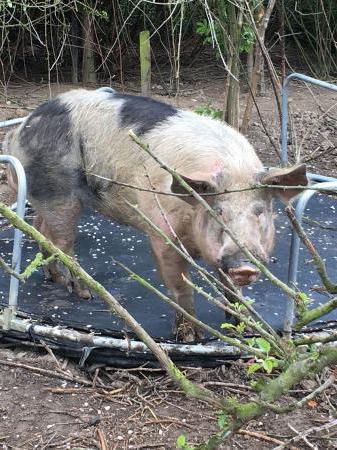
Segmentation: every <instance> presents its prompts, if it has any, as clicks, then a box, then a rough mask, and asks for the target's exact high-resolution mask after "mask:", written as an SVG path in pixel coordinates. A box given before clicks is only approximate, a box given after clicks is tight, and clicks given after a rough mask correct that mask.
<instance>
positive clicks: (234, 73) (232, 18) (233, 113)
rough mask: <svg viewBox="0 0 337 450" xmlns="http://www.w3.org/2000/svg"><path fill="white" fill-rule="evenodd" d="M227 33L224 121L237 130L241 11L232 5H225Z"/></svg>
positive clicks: (238, 117) (238, 116)
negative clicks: (228, 64) (228, 40)
mask: <svg viewBox="0 0 337 450" xmlns="http://www.w3.org/2000/svg"><path fill="white" fill-rule="evenodd" d="M226 10H227V17H228V31H229V37H230V41H231V45H230V46H229V47H228V50H229V60H230V61H231V64H230V71H231V73H228V75H227V82H226V93H225V105H224V119H225V121H226V122H227V123H228V124H229V125H231V126H232V127H233V128H236V129H238V128H239V119H240V104H239V99H240V82H239V77H240V60H239V55H240V43H241V28H242V10H241V8H239V7H238V6H236V5H235V4H233V3H228V4H227V5H226Z"/></svg>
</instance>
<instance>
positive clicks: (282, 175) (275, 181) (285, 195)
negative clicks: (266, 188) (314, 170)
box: [260, 164, 309, 203]
mask: <svg viewBox="0 0 337 450" xmlns="http://www.w3.org/2000/svg"><path fill="white" fill-rule="evenodd" d="M260 182H261V184H269V185H273V186H307V185H308V183H309V180H308V178H307V175H306V165H305V164H300V165H298V166H293V167H287V168H276V169H270V170H269V171H268V172H266V173H265V174H264V175H263V176H262V177H261V180H260ZM272 192H273V194H274V195H276V196H277V197H279V198H280V199H281V200H282V201H283V202H284V203H287V202H289V200H290V199H291V198H292V197H294V196H295V195H297V194H299V193H300V192H302V189H296V188H294V189H282V188H280V189H276V188H275V189H272Z"/></svg>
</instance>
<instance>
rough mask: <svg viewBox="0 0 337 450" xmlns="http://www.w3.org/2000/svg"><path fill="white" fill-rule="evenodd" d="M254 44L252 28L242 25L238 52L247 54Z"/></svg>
mask: <svg viewBox="0 0 337 450" xmlns="http://www.w3.org/2000/svg"><path fill="white" fill-rule="evenodd" d="M254 43H255V33H254V30H253V28H252V27H251V26H250V25H248V24H246V23H244V24H243V25H242V30H241V43H240V52H241V53H249V52H250V50H251V48H252V47H253V45H254Z"/></svg>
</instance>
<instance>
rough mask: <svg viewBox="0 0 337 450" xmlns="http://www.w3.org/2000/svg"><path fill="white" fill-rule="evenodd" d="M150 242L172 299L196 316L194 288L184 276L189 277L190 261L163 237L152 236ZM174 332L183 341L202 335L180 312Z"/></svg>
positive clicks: (198, 337) (177, 315) (192, 339)
mask: <svg viewBox="0 0 337 450" xmlns="http://www.w3.org/2000/svg"><path fill="white" fill-rule="evenodd" d="M150 242H151V247H152V252H153V255H154V257H155V260H156V263H157V267H158V270H159V272H160V275H161V278H162V279H163V281H164V283H165V284H166V287H167V288H168V289H169V291H170V293H171V297H172V300H174V301H175V302H176V303H178V305H179V306H181V307H182V308H184V309H185V311H187V312H188V313H189V314H191V315H192V316H195V309H194V299H193V289H192V288H190V287H189V286H188V285H187V284H186V282H185V281H184V280H183V277H182V275H184V276H185V277H186V278H189V273H188V263H187V262H186V260H185V259H184V258H182V257H181V256H180V255H179V254H178V253H177V252H176V251H175V250H174V249H173V248H171V247H169V246H168V245H167V244H165V243H164V242H163V240H162V239H161V238H157V237H150ZM174 332H175V334H176V337H177V339H178V340H181V341H183V342H193V341H195V340H196V339H200V338H201V337H202V333H201V330H200V329H199V328H198V327H196V326H195V325H194V324H192V323H191V322H189V321H188V320H186V319H185V318H184V316H183V315H182V314H179V313H177V314H176V323H175V327H174Z"/></svg>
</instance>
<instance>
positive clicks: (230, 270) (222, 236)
mask: <svg viewBox="0 0 337 450" xmlns="http://www.w3.org/2000/svg"><path fill="white" fill-rule="evenodd" d="M195 175H196V176H192V177H186V176H183V178H184V179H185V181H186V182H187V183H188V184H189V185H190V186H191V187H192V188H193V189H194V190H195V191H196V192H198V193H199V194H206V193H216V192H223V191H225V190H229V191H233V190H234V191H235V190H237V191H238V192H232V193H227V194H223V195H216V196H209V197H204V198H205V199H207V202H208V203H209V205H210V206H211V207H212V208H213V209H214V210H215V212H216V213H217V214H219V216H220V217H221V218H222V220H223V222H224V223H225V224H226V226H227V227H228V228H229V229H230V230H231V232H232V233H233V234H234V235H235V236H236V238H237V239H238V240H239V242H240V243H241V244H243V245H244V246H245V247H246V248H247V249H248V250H250V252H251V253H252V254H253V255H254V256H255V257H256V258H257V259H259V260H260V261H261V262H263V263H266V262H268V258H269V254H270V252H271V250H272V247H273V242H274V233H275V231H274V220H273V219H274V217H273V206H272V200H273V198H274V197H278V198H280V199H281V200H282V201H283V202H284V203H287V202H288V201H289V200H290V199H291V198H292V197H294V196H295V195H297V194H298V193H299V192H300V190H299V189H296V188H295V187H294V189H282V188H279V189H278V188H277V186H306V185H307V184H308V179H307V177H306V168H305V165H298V166H294V167H290V168H277V169H270V170H267V171H263V169H262V170H261V168H259V169H257V170H256V171H255V170H253V171H252V170H249V171H246V172H245V171H242V170H241V171H240V172H238V173H237V174H235V171H231V173H226V171H218V172H216V173H207V170H205V171H203V172H202V175H201V172H199V173H196V174H195ZM256 184H261V185H262V184H264V185H273V186H275V188H264V189H255V190H254V189H253V190H249V189H248V190H244V189H245V188H249V186H251V185H256ZM171 190H172V191H173V192H175V193H186V191H185V190H184V189H183V188H182V187H181V186H180V185H179V184H178V183H177V182H176V181H173V182H172V186H171ZM186 201H187V202H189V203H190V204H191V205H192V206H193V208H194V213H193V219H192V239H193V241H194V243H195V245H196V247H197V249H198V252H199V253H200V255H201V256H202V257H203V259H204V260H205V261H207V262H208V263H209V264H211V265H212V266H214V267H216V268H217V269H222V270H223V271H224V272H225V273H226V274H228V275H229V276H230V278H231V279H232V281H233V282H234V284H235V285H237V286H245V285H248V284H250V283H252V282H254V281H256V280H257V279H258V277H259V275H260V272H259V270H258V269H257V267H255V266H254V265H252V264H251V263H250V262H249V261H248V260H247V257H246V256H245V255H244V254H243V253H242V251H241V250H240V249H239V248H238V247H237V245H236V244H235V243H234V242H233V240H232V239H231V238H230V237H229V236H228V234H227V233H226V232H225V231H223V230H222V228H221V226H220V225H219V224H218V223H217V222H216V221H215V220H214V219H213V218H212V217H211V216H210V215H209V214H208V213H207V211H206V210H205V208H204V207H203V206H202V205H200V204H199V203H198V202H197V201H196V200H195V199H193V198H191V197H189V198H187V197H186Z"/></svg>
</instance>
